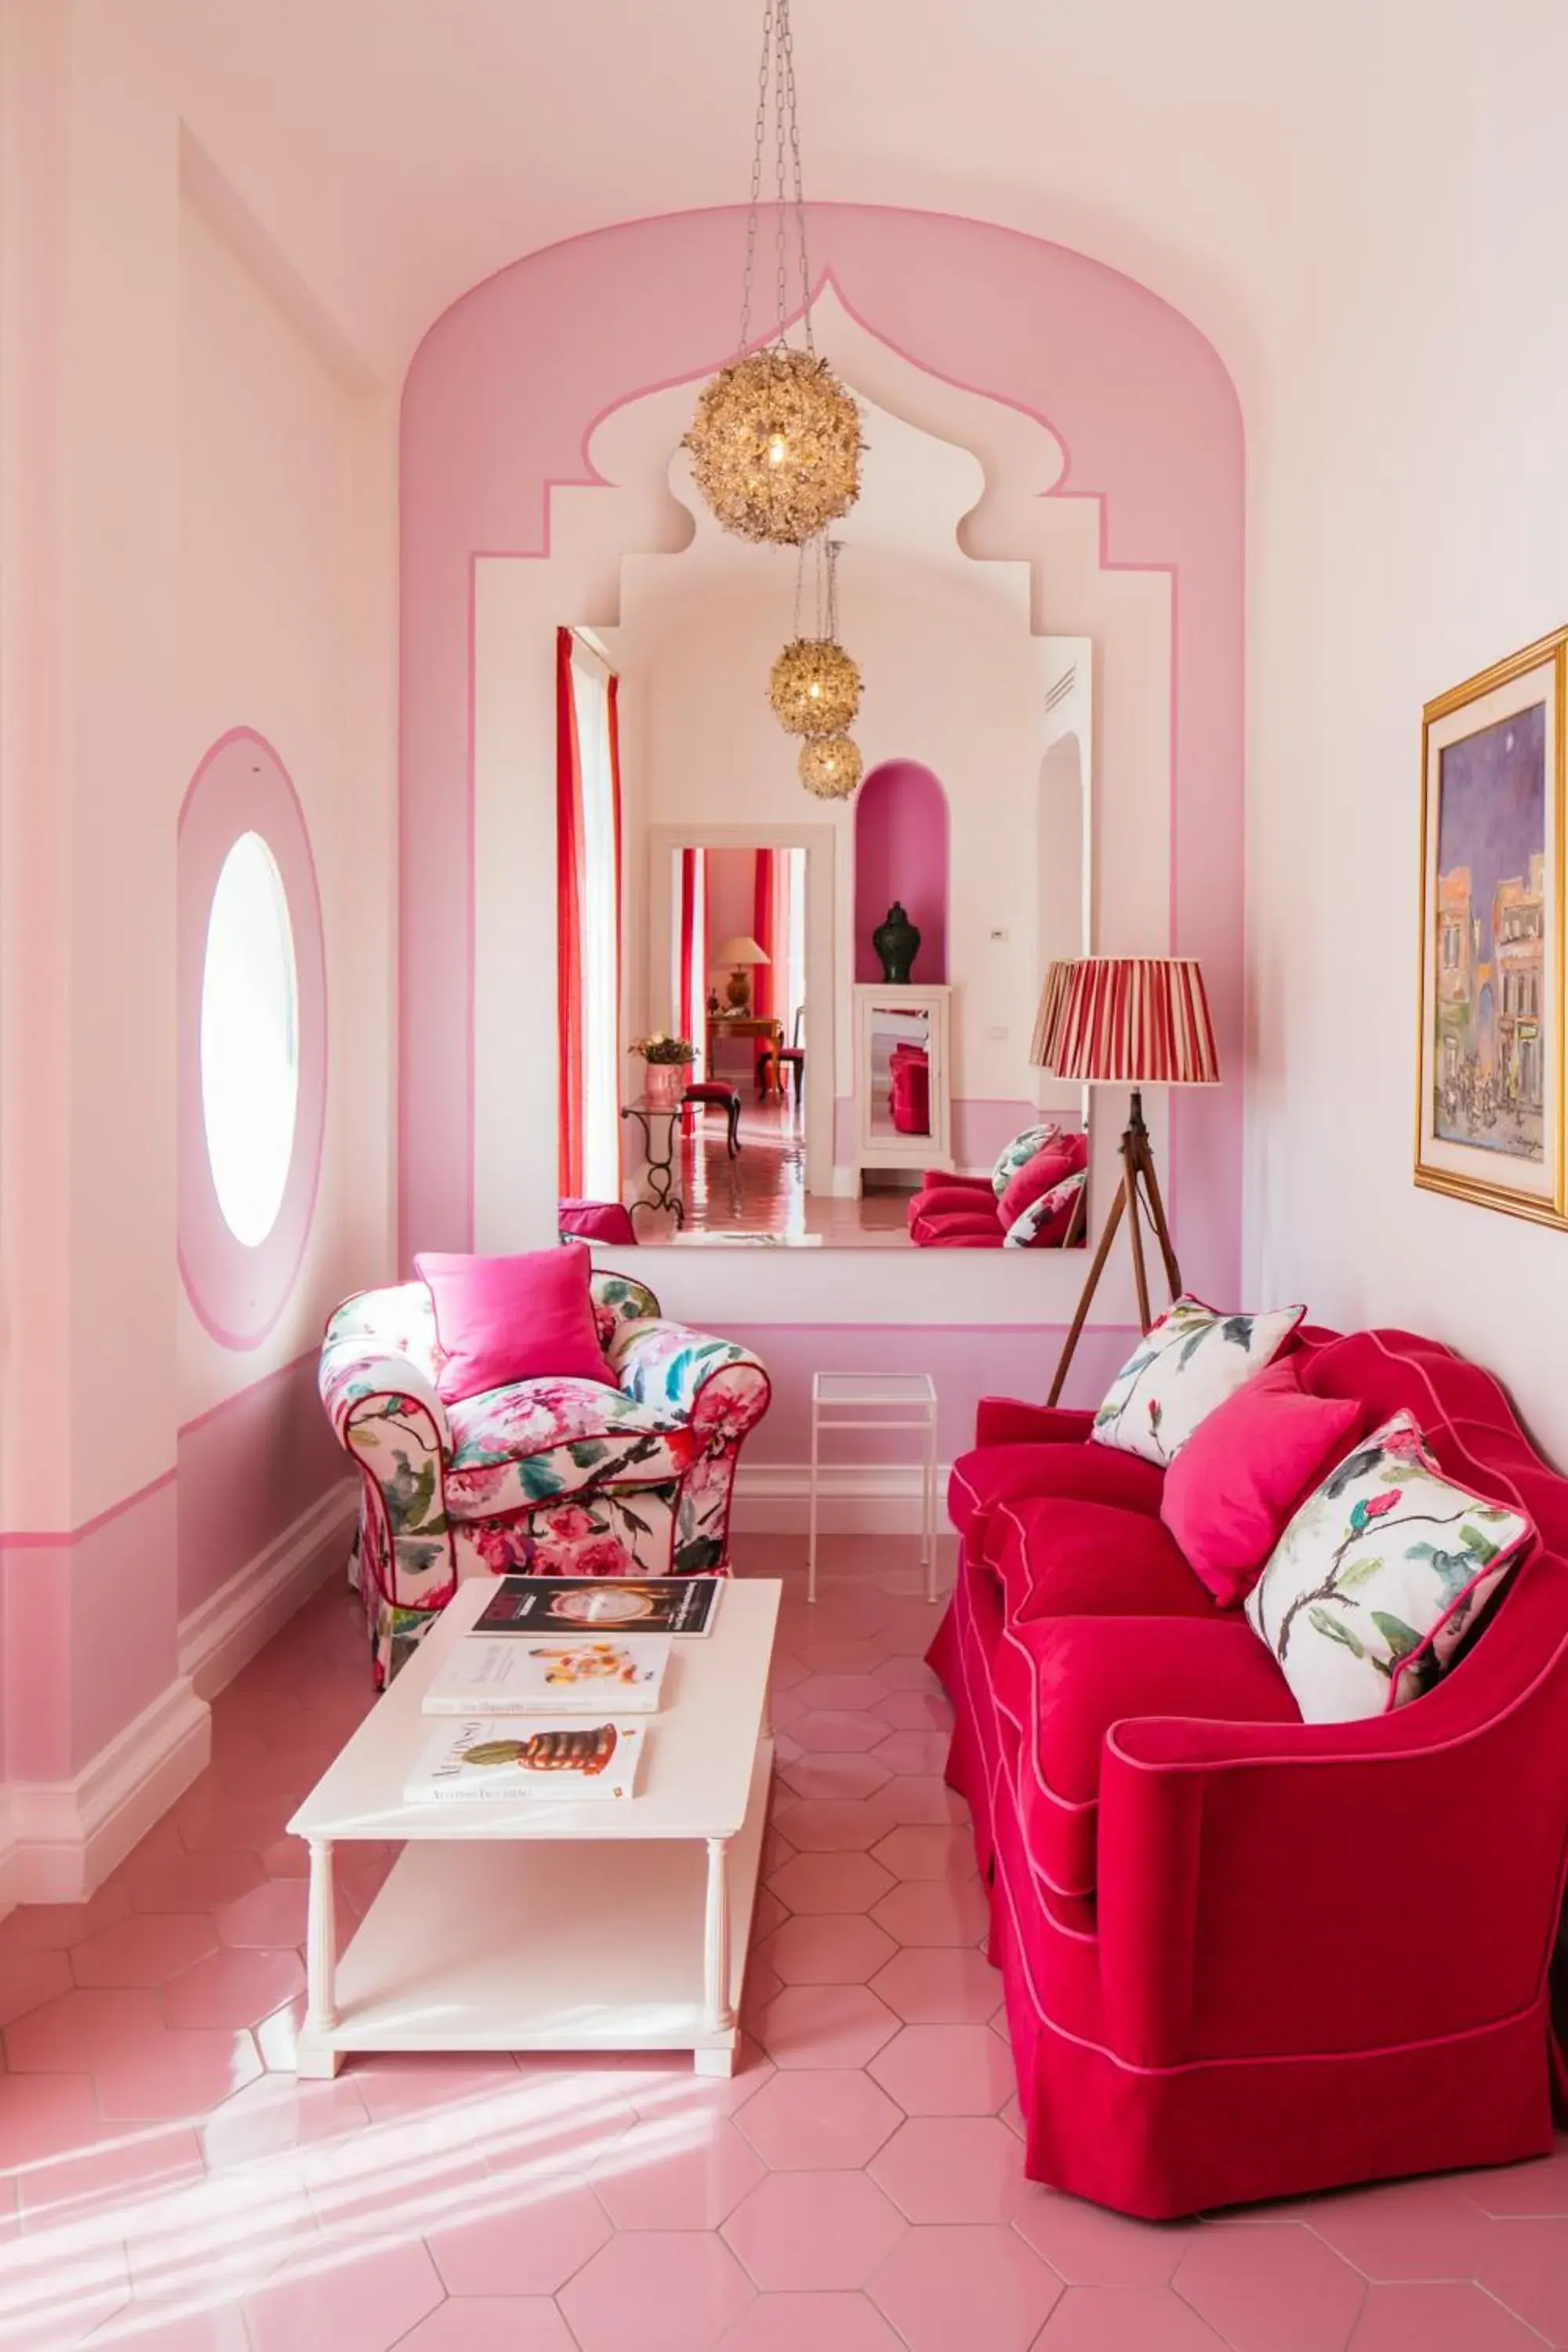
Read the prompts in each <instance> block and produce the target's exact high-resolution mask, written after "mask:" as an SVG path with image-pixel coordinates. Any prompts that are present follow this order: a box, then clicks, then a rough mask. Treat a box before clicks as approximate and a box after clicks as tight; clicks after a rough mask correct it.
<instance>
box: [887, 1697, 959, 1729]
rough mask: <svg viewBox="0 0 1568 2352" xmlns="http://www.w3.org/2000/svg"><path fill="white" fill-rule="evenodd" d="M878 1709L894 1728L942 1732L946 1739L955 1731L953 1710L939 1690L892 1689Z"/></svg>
mask: <svg viewBox="0 0 1568 2352" xmlns="http://www.w3.org/2000/svg"><path fill="white" fill-rule="evenodd" d="M877 1712H878V1714H879V1716H880V1717H881V1718H882V1720H883V1722H884V1723H889V1724H891V1725H892V1727H893V1729H894V1730H895V1731H940V1732H941V1733H942V1737H943V1738H944V1739H945V1738H948V1736H949V1735H950V1734H951V1732H952V1707H951V1706H949V1705H948V1703H947V1701H946V1699H945V1698H944V1697H943V1696H942V1693H941V1692H940V1691H923V1690H899V1691H889V1693H888V1695H887V1696H886V1697H885V1698H884V1699H883V1700H882V1702H881V1704H880V1706H879V1707H878V1709H877Z"/></svg>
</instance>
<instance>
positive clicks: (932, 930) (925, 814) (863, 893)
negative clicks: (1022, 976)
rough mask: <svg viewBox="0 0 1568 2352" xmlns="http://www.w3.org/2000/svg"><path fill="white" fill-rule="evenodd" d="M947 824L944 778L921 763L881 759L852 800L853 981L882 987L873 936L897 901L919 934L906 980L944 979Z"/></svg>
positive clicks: (927, 980) (929, 980)
mask: <svg viewBox="0 0 1568 2352" xmlns="http://www.w3.org/2000/svg"><path fill="white" fill-rule="evenodd" d="M947 889H948V822H947V793H945V791H944V790H943V788H942V781H941V779H940V778H939V777H938V776H936V775H934V774H933V773H932V772H931V769H930V768H927V767H922V766H921V762H920V761H918V760H884V761H882V762H881V764H880V766H879V767H875V768H873V769H872V770H871V772H870V773H869V775H868V777H867V778H866V781H865V782H864V783H863V784H862V785H861V787H860V790H859V792H858V794H857V795H856V801H855V977H856V979H857V980H858V981H873V982H874V981H879V980H880V979H881V977H882V966H881V962H880V960H879V957H878V954H877V950H876V949H875V948H874V947H873V945H872V943H871V936H872V933H873V932H874V931H875V930H876V929H877V927H878V925H879V923H881V922H882V921H884V920H885V919H886V917H887V913H888V909H889V907H890V906H891V905H892V904H893V902H894V900H895V899H897V900H899V901H900V903H901V905H902V907H903V909H904V912H905V913H906V914H907V915H908V917H909V919H910V922H912V923H913V924H914V925H915V927H916V929H918V930H919V932H920V935H921V944H920V952H919V954H918V955H917V956H916V958H915V961H914V968H913V970H912V971H911V972H910V978H911V980H915V981H919V982H924V983H926V984H928V985H932V986H934V985H935V984H936V983H937V982H942V981H945V980H946V978H947Z"/></svg>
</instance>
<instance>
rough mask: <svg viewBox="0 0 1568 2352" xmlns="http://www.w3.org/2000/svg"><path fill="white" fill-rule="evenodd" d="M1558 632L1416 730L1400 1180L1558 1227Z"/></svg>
mask: <svg viewBox="0 0 1568 2352" xmlns="http://www.w3.org/2000/svg"><path fill="white" fill-rule="evenodd" d="M1565 775H1568V628H1563V629H1559V630H1557V631H1556V632H1555V633H1554V634H1553V635H1551V636H1549V637H1542V638H1540V639H1538V641H1537V642H1536V643H1535V644H1534V645H1531V646H1524V647H1522V648H1521V651H1520V652H1518V653H1516V654H1510V656H1509V657H1508V659H1507V660H1506V661H1500V662H1495V663H1494V664H1493V665H1492V667H1491V668H1490V669H1487V670H1483V671H1481V673H1480V675H1479V677H1471V678H1467V679H1466V680H1465V682H1464V684H1463V685H1462V686H1456V687H1453V688H1450V689H1449V691H1448V692H1447V694H1440V695H1438V696H1437V698H1436V700H1435V701H1432V702H1428V703H1427V704H1426V709H1424V711H1423V712H1422V717H1421V890H1420V903H1421V929H1420V940H1419V950H1418V961H1417V982H1418V993H1417V1002H1418V1011H1417V1021H1418V1026H1417V1032H1416V1055H1415V1069H1416V1079H1415V1181H1416V1183H1417V1184H1418V1185H1420V1186H1422V1187H1423V1188H1424V1189H1425V1190H1426V1191H1427V1192H1447V1193H1448V1194H1450V1195H1451V1196H1452V1197H1453V1198H1455V1199H1457V1200H1461V1201H1472V1202H1475V1203H1476V1204H1477V1206H1478V1207H1481V1208H1488V1209H1500V1210H1502V1211H1503V1212H1504V1213H1506V1214H1508V1215H1510V1216H1515V1217H1529V1218H1531V1219H1533V1220H1534V1222H1535V1223H1538V1224H1543V1225H1555V1226H1557V1227H1559V1228H1563V1229H1568V1163H1565V1158H1564V1117H1563V1106H1564V1091H1565V1087H1568V1055H1565V1052H1564V1033H1565V1031H1568V992H1565V990H1564V985H1563V972H1564V944H1565V942H1564V929H1563V904H1564V886H1565V883H1568V869H1565V866H1564V828H1565V824H1568V791H1565V782H1564V779H1565Z"/></svg>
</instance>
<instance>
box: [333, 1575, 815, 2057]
mask: <svg viewBox="0 0 1568 2352" xmlns="http://www.w3.org/2000/svg"><path fill="white" fill-rule="evenodd" d="M493 1589H494V1588H493V1586H492V1584H491V1582H490V1580H489V1578H476V1579H472V1580H469V1581H468V1583H465V1584H463V1585H461V1586H459V1588H458V1592H457V1594H456V1595H455V1597H454V1598H453V1600H452V1601H451V1603H450V1604H449V1606H448V1607H447V1610H446V1611H445V1612H444V1613H443V1615H442V1618H441V1622H440V1623H439V1624H438V1625H437V1627H436V1628H435V1630H434V1632H432V1633H430V1634H428V1635H427V1636H426V1640H425V1641H424V1642H423V1643H421V1644H420V1646H419V1648H418V1650H417V1651H416V1653H415V1654H414V1656H413V1657H412V1658H411V1659H410V1660H409V1661H408V1663H407V1664H406V1665H405V1667H404V1669H403V1671H402V1673H401V1674H400V1675H398V1677H397V1679H396V1681H395V1683H394V1684H393V1685H392V1687H391V1689H390V1690H388V1691H387V1692H386V1693H385V1694H384V1696H383V1697H381V1698H380V1699H378V1700H377V1702H376V1704H375V1706H374V1707H373V1708H372V1709H371V1712H370V1714H369V1715H368V1716H367V1717H365V1720H364V1721H363V1723H362V1724H361V1726H360V1727H359V1729H358V1730H357V1731H356V1732H355V1733H354V1735H353V1738H352V1739H351V1740H350V1741H349V1743H348V1746H347V1747H346V1748H344V1749H343V1751H342V1755H341V1756H339V1757H338V1759H337V1760H336V1762H335V1763H333V1764H332V1765H331V1767H330V1769H328V1771H327V1773H326V1774H325V1776H324V1777H323V1778H322V1779H321V1780H319V1781H318V1782H317V1784H316V1786H315V1788H314V1789H313V1790H311V1792H310V1795H309V1797H307V1798H306V1800H305V1801H304V1803H303V1804H302V1805H301V1806H300V1810H299V1811H298V1812H297V1813H296V1814H295V1815H294V1817H293V1819H292V1821H291V1822H289V1829H290V1830H291V1831H292V1832H293V1833H294V1835H295V1836H296V1837H301V1838H304V1839H305V1840H306V1841H307V1842H308V1843H309V1846H310V1910H309V1918H308V1925H307V1931H306V1961H307V1966H308V1969H309V1997H308V2002H307V2008H306V2015H305V2022H304V2025H303V2027H302V2028H301V2030H300V2037H299V2043H298V2054H297V2059H296V2065H297V2070H298V2072H299V2073H300V2074H307V2075H326V2074H335V2073H336V2072H337V2069H338V2063H339V2061H340V2060H341V2059H342V2056H343V2055H344V2053H346V2052H350V2051H355V2050H587V2051H591V2050H689V2051H691V2052H692V2053H693V2056H694V2059H695V2063H696V2067H697V2071H698V2073H699V2074H730V2073H731V2072H732V2070H733V2066H734V2053H735V2041H736V2026H735V2012H736V2010H737V2008H738V2007H739V2004H740V1998H741V1984H742V1978H743V1976H744V1973H745V1966H746V1946H747V1942H748V1939H749V1937H750V1933H751V1922H752V1899H753V1897H754V1895H755V1893H756V1886H757V1872H758V1865H759V1862H760V1858H761V1853H762V1843H763V1825H764V1818H765V1815H766V1811H767V1801H768V1786H769V1782H770V1780H771V1779H772V1775H773V1738H772V1736H771V1733H770V1731H769V1727H768V1716H767V1681H768V1666H769V1662H770V1660H771V1657H772V1654H773V1627H774V1623H775V1622H776V1619H777V1616H778V1606H779V1595H780V1592H781V1591H782V1587H781V1586H780V1585H779V1584H777V1583H775V1582H772V1581H769V1580H763V1579H756V1580H752V1579H750V1578H737V1579H734V1580H730V1581H728V1582H727V1583H726V1585H725V1588H724V1593H723V1597H722V1599H721V1601H720V1604H719V1611H718V1615H717V1618H716V1621H715V1623H714V1627H713V1631H712V1633H710V1634H709V1635H708V1636H706V1638H704V1639H691V1640H684V1641H677V1642H676V1643H674V1644H673V1645H672V1654H671V1657H670V1663H669V1671H668V1675H667V1676H666V1680H665V1685H664V1691H663V1694H662V1696H663V1699H664V1704H663V1706H661V1707H660V1709H659V1712H658V1714H657V1715H656V1716H654V1717H650V1719H649V1722H650V1728H649V1734H648V1741H647V1750H646V1753H645V1755H644V1758H643V1769H642V1780H641V1783H640V1785H639V1788H638V1791H637V1795H636V1796H635V1797H634V1798H632V1799H631V1800H630V1801H629V1802H627V1803H626V1804H611V1803H603V1802H599V1803H595V1802H594V1801H578V1802H576V1803H572V1802H570V1801H559V1800H556V1799H553V1798H552V1799H549V1800H545V1799H542V1798H521V1799H519V1800H517V1801H514V1802H511V1803H507V1802H503V1801H500V1800H497V1799H481V1800H478V1801H474V1802H472V1803H468V1804H464V1803H462V1802H461V1801H458V1800H457V1799H455V1798H454V1799H448V1800H447V1801H445V1802H442V1801H436V1802H434V1803H430V1804H424V1805H408V1804H405V1802H404V1801H403V1787H404V1782H405V1780H406V1778H407V1775H408V1770H409V1767H410V1765H411V1764H412V1762H413V1760H414V1759H415V1757H416V1755H417V1753H418V1751H419V1749H420V1748H421V1747H422V1746H423V1744H424V1742H425V1741H426V1739H427V1738H428V1737H429V1736H430V1732H431V1730H432V1728H433V1727H434V1724H435V1721H436V1718H434V1717H430V1716H427V1715H425V1714H423V1713H422V1712H421V1709H420V1701H421V1699H422V1697H423V1696H424V1693H425V1688H426V1685H427V1684H428V1682H429V1680H430V1678H431V1676H432V1675H434V1674H435V1672H436V1671H437V1667H438V1665H439V1664H440V1662H441V1660H442V1659H443V1658H444V1657H446V1656H447V1655H448V1654H449V1653H450V1651H451V1648H452V1644H453V1643H455V1642H457V1641H459V1640H460V1639H461V1638H462V1636H463V1634H464V1633H467V1632H468V1630H469V1628H470V1627H471V1626H472V1624H473V1622H474V1620H475V1619H476V1618H477V1617H478V1615H479V1611H480V1610H481V1609H482V1608H483V1606H484V1603H485V1601H486V1600H487V1599H488V1597H489V1593H490V1592H491V1591H493ZM356 1838H365V1839H372V1840H378V1841H379V1840H388V1841H398V1840H401V1841H403V1842H404V1851H403V1853H402V1854H401V1855H400V1856H399V1858H398V1860H397V1861H396V1863H395V1864H394V1865H393V1868H392V1871H391V1873H390V1874H389V1875H388V1877H387V1880H386V1884H385V1885H384V1887H383V1888H382V1890H381V1892H380V1894H379V1895H377V1896H376V1898H375V1900H374V1903H373V1904H372V1906H371V1907H370V1910H369V1911H368V1913H367V1914H366V1916H365V1917H364V1920H363V1923H362V1925H361V1927H360V1928H359V1930H358V1932H357V1933H356V1934H355V1936H354V1937H353V1939H352V1941H351V1942H350V1943H349V1944H348V1946H347V1948H346V1949H345V1950H344V1951H343V1953H342V1958H338V1956H337V1954H336V1951H335V1948H334V1927H333V1917H334V1913H333V1901H332V1854H333V1849H334V1847H335V1846H336V1845H338V1844H339V1843H344V1842H348V1841H352V1840H353V1839H356Z"/></svg>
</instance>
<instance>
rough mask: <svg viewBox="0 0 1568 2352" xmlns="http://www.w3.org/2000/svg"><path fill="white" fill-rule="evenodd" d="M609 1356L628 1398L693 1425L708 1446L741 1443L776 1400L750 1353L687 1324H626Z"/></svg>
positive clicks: (618, 1332) (615, 1338)
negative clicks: (770, 1403) (672, 1414)
mask: <svg viewBox="0 0 1568 2352" xmlns="http://www.w3.org/2000/svg"><path fill="white" fill-rule="evenodd" d="M606 1353H607V1355H608V1357H609V1361H610V1366H611V1369H612V1370H613V1371H614V1372H615V1374H616V1379H617V1380H618V1381H620V1384H621V1390H622V1393H623V1394H624V1395H626V1396H628V1397H630V1398H632V1400H633V1401H634V1402H636V1403H637V1404H647V1405H654V1406H656V1407H658V1408H660V1409H661V1410H663V1411H665V1412H672V1413H675V1414H676V1415H678V1416H679V1418H680V1419H682V1420H685V1421H689V1423H690V1424H691V1426H692V1427H693V1429H695V1430H696V1431H697V1432H698V1433H699V1434H700V1436H701V1437H702V1438H704V1440H705V1441H706V1442H707V1443H708V1444H710V1445H711V1444H715V1443H723V1444H730V1443H738V1442H739V1440H740V1439H741V1438H742V1437H743V1436H744V1435H745V1433H746V1432H747V1431H748V1430H749V1429H752V1428H753V1427H754V1426H755V1425H756V1423H758V1422H759V1421H761V1419H762V1417H763V1413H764V1412H766V1411H767V1409H768V1404H769V1402H770V1400H771V1398H772V1394H773V1391H772V1388H771V1386H770V1383H769V1381H768V1376H767V1373H766V1371H765V1370H763V1365H762V1362H761V1360H759V1359H758V1358H757V1357H755V1356H753V1355H752V1352H751V1350H750V1349H749V1348H742V1347H740V1346H738V1345H737V1343H736V1342H735V1341H734V1340H733V1339H715V1338H714V1337H713V1336H712V1335H711V1334H710V1332H706V1331H693V1330H690V1329H689V1328H688V1327H687V1326H686V1325H685V1324H684V1323H666V1322H663V1321H657V1322H656V1321H649V1322H642V1323H623V1324H622V1325H621V1326H620V1327H619V1328H618V1329H617V1330H616V1333H615V1335H614V1337H613V1338H612V1339H611V1340H610V1343H609V1347H608V1349H607V1350H606Z"/></svg>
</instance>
